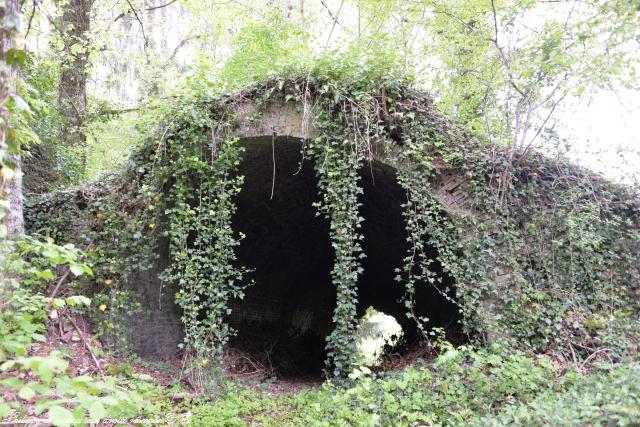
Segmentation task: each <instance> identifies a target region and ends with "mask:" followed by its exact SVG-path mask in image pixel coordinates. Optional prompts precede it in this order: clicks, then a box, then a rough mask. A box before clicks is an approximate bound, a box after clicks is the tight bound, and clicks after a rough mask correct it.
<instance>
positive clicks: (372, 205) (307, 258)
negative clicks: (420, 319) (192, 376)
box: [230, 137, 460, 377]
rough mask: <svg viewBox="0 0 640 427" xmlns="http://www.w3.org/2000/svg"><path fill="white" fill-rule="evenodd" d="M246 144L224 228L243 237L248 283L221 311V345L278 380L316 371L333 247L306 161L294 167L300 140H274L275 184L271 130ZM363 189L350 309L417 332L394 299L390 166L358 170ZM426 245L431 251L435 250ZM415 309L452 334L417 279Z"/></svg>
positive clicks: (398, 226) (431, 292)
mask: <svg viewBox="0 0 640 427" xmlns="http://www.w3.org/2000/svg"><path fill="white" fill-rule="evenodd" d="M242 145H243V146H244V147H245V148H246V152H245V154H244V159H243V162H242V163H241V166H240V173H241V174H242V175H244V176H245V182H244V185H243V190H242V191H241V193H240V194H239V195H238V197H237V213H236V215H235V217H234V219H233V221H234V228H235V229H236V230H237V231H238V232H239V233H243V234H244V235H245V236H246V237H245V239H244V240H242V243H241V245H240V247H239V248H238V262H239V263H240V264H242V265H244V266H247V267H249V268H251V269H253V270H254V271H253V273H252V274H251V278H252V279H253V280H254V281H255V284H254V285H253V286H251V287H249V288H247V289H246V295H245V298H244V299H243V300H238V301H234V303H233V307H232V309H233V311H232V315H231V318H230V322H231V325H232V326H233V327H234V329H236V331H237V334H236V336H235V337H234V339H233V340H232V342H231V345H232V346H233V347H235V348H237V349H240V350H242V351H245V352H247V353H249V354H251V355H252V357H254V358H255V359H256V360H259V361H261V363H262V364H263V365H265V366H266V367H267V368H269V369H270V370H272V371H273V372H275V373H277V375H278V376H280V377H291V376H304V375H319V374H320V373H321V372H322V369H323V368H324V359H325V337H326V336H327V335H328V334H329V333H330V332H331V330H332V328H333V324H332V320H331V318H332V316H333V309H334V305H335V290H334V287H333V285H332V284H331V277H330V272H331V269H332V266H333V250H332V248H331V245H330V240H329V223H328V221H327V220H326V219H325V218H323V217H322V216H317V215H316V209H315V208H314V207H313V205H312V204H313V202H315V201H317V200H318V189H317V185H316V184H317V180H316V178H315V173H314V170H313V165H312V164H311V162H310V161H308V160H307V161H305V162H304V163H303V164H302V167H300V160H301V154H300V147H301V142H300V141H299V140H297V139H293V138H287V137H278V138H275V143H274V144H273V148H274V149H275V169H276V173H275V185H273V198H272V197H271V192H272V180H273V163H274V161H273V159H274V156H273V155H272V149H273V148H272V139H271V137H262V138H247V139H244V140H242ZM361 176H362V185H363V187H364V196H363V197H362V198H361V203H362V207H361V213H362V215H363V217H364V219H365V220H364V223H363V225H362V231H363V233H364V242H363V249H364V251H365V253H366V255H367V257H366V258H365V259H364V261H363V267H364V273H363V275H362V276H361V277H360V279H359V282H358V299H359V300H358V316H359V317H361V316H363V315H364V313H365V310H366V309H367V308H368V307H372V308H374V309H375V310H378V311H380V312H384V313H386V314H388V315H391V316H393V317H394V318H395V319H396V320H397V321H398V323H399V324H400V326H401V327H402V330H403V335H404V339H405V340H406V341H407V342H411V341H417V340H418V339H419V332H418V329H417V327H416V326H415V324H414V323H413V321H412V320H411V319H408V318H407V316H406V315H405V307H404V304H403V303H402V302H401V301H400V300H401V298H402V295H403V293H404V289H403V286H402V285H400V284H398V283H397V282H395V281H394V277H395V275H396V273H395V269H396V268H397V267H400V266H401V265H402V258H403V257H404V255H405V253H406V249H407V242H406V232H405V228H404V219H403V216H402V207H401V205H402V203H403V202H404V201H405V199H406V196H405V194H404V191H403V190H402V188H400V186H399V185H398V184H397V182H396V177H395V171H394V169H393V168H391V167H389V166H387V165H384V164H382V163H380V162H373V163H372V164H371V165H369V164H367V165H366V167H365V168H364V170H363V171H362V174H361ZM436 255H437V254H436V252H435V250H434V251H433V258H434V259H435V257H436ZM433 268H434V269H435V270H436V271H438V270H439V271H438V273H439V274H440V276H441V277H442V282H443V288H444V287H445V286H449V287H450V288H453V280H452V279H451V278H450V277H447V276H446V275H445V274H444V273H443V272H442V269H441V268H440V265H439V264H438V262H437V261H435V262H434V265H433ZM415 299H416V308H415V311H416V314H417V315H419V316H426V317H428V318H429V319H430V323H429V325H430V326H432V327H433V326H441V327H444V328H445V329H446V330H448V331H450V333H451V334H453V335H459V332H460V330H459V328H460V327H459V322H458V320H459V319H460V313H459V308H458V307H457V306H456V305H455V304H453V303H451V302H449V301H447V300H446V299H445V298H444V297H443V296H442V295H441V294H440V292H438V291H437V290H436V289H434V288H433V287H431V286H429V285H423V286H419V287H418V289H417V293H416V296H415Z"/></svg>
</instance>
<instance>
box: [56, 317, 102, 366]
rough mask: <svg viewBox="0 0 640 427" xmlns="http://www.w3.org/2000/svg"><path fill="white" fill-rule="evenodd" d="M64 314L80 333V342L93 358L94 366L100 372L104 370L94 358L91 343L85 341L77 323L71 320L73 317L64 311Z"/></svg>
mask: <svg viewBox="0 0 640 427" xmlns="http://www.w3.org/2000/svg"><path fill="white" fill-rule="evenodd" d="M64 315H65V316H66V317H67V319H69V322H71V324H72V325H73V327H74V328H75V330H76V331H77V332H78V335H80V340H81V341H82V343H83V344H84V347H85V348H86V349H87V351H88V352H89V354H90V355H91V359H92V360H93V363H94V364H95V365H96V368H97V369H98V371H99V372H100V373H101V374H102V373H104V371H103V370H102V366H100V362H99V361H98V359H97V358H96V355H95V354H93V350H92V349H91V345H89V342H88V341H87V339H86V338H85V336H84V334H83V333H82V331H81V330H80V328H79V327H78V324H77V323H76V321H75V320H73V318H72V317H71V316H69V314H67V313H64Z"/></svg>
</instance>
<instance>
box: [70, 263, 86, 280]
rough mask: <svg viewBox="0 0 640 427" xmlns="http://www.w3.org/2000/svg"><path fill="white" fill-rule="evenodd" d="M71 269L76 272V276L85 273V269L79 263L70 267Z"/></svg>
mask: <svg viewBox="0 0 640 427" xmlns="http://www.w3.org/2000/svg"><path fill="white" fill-rule="evenodd" d="M69 270H71V272H72V273H73V274H74V276H76V277H78V276H82V275H83V274H84V269H83V268H82V267H81V266H80V265H78V264H73V265H71V266H70V267H69Z"/></svg>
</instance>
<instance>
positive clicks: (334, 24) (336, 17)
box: [324, 0, 344, 50]
mask: <svg viewBox="0 0 640 427" xmlns="http://www.w3.org/2000/svg"><path fill="white" fill-rule="evenodd" d="M343 5H344V0H342V1H341V2H340V7H339V8H338V11H337V12H336V16H335V18H334V20H333V25H332V26H331V31H330V32H329V37H327V43H326V44H325V46H324V50H327V48H328V47H329V42H330V41H331V36H332V35H333V30H335V29H336V24H337V23H338V17H339V16H340V11H341V10H342V6H343ZM327 10H328V8H327Z"/></svg>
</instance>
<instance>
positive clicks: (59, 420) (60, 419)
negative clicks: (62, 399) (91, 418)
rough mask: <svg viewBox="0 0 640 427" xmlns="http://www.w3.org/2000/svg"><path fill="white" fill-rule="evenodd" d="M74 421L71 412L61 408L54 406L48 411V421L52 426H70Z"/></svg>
mask: <svg viewBox="0 0 640 427" xmlns="http://www.w3.org/2000/svg"><path fill="white" fill-rule="evenodd" d="M74 420H75V418H74V417H73V414H72V413H71V411H69V410H68V409H65V408H63V407H62V406H54V407H53V408H51V409H49V421H51V422H52V423H53V425H56V426H66V425H70V424H72V423H73V422H74Z"/></svg>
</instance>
